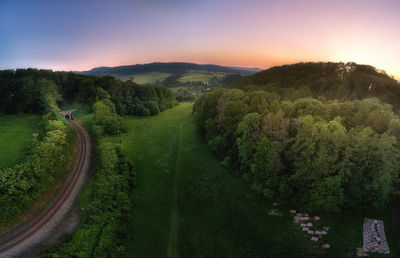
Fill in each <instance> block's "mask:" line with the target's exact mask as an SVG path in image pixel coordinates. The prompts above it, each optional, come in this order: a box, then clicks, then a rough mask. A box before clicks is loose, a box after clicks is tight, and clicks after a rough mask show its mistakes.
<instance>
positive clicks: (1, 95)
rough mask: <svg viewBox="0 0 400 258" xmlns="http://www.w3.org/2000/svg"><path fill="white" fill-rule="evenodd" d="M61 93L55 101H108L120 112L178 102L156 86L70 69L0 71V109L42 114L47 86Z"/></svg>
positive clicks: (149, 112) (162, 107)
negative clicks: (87, 74) (78, 72)
mask: <svg viewBox="0 0 400 258" xmlns="http://www.w3.org/2000/svg"><path fill="white" fill-rule="evenodd" d="M52 84H54V85H56V87H55V89H51V90H55V91H57V92H59V93H60V96H59V97H58V99H56V101H57V102H58V103H62V102H80V103H83V104H88V105H90V106H91V105H93V104H94V103H95V102H96V101H98V100H110V101H111V102H112V103H114V105H115V110H116V112H117V113H118V114H119V115H125V114H130V115H155V114H157V113H158V112H160V111H163V110H165V109H167V108H170V107H172V106H174V105H176V104H177V102H176V99H175V97H174V95H173V93H172V92H171V91H170V90H168V89H166V88H164V87H162V86H157V85H138V84H136V83H134V82H132V81H127V82H122V81H120V80H116V79H114V78H113V77H111V76H104V77H101V78H99V77H94V76H86V75H80V74H74V73H69V72H52V71H49V70H36V69H17V70H6V71H0V111H1V112H3V113H7V114H10V113H45V112H46V99H45V93H46V92H47V91H48V90H49V86H48V85H52Z"/></svg>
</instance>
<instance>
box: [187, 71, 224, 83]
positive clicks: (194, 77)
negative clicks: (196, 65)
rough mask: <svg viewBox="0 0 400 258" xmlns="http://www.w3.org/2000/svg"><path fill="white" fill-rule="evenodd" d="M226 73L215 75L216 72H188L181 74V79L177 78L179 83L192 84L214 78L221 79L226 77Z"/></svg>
mask: <svg viewBox="0 0 400 258" xmlns="http://www.w3.org/2000/svg"><path fill="white" fill-rule="evenodd" d="M226 75H227V73H217V72H207V71H188V72H186V73H184V74H183V76H182V77H181V78H179V81H180V82H183V83H185V82H194V81H201V82H206V81H209V80H211V79H212V78H214V77H216V78H218V79H222V78H223V77H224V76H226Z"/></svg>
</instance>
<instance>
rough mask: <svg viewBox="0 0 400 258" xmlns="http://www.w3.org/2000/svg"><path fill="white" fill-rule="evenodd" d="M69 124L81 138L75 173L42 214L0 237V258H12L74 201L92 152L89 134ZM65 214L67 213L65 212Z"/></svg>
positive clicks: (76, 125)
mask: <svg viewBox="0 0 400 258" xmlns="http://www.w3.org/2000/svg"><path fill="white" fill-rule="evenodd" d="M69 123H70V125H71V127H72V128H73V129H74V130H75V132H76V133H77V135H78V137H79V138H78V139H79V150H78V158H77V160H76V162H75V166H74V169H73V172H72V173H71V175H70V176H69V178H68V179H67V181H66V182H65V184H64V186H63V187H62V189H61V191H59V193H58V194H57V195H56V196H55V197H54V199H53V200H52V201H51V202H50V204H49V205H48V206H47V207H46V208H45V209H44V210H43V211H42V212H41V213H40V214H38V215H37V216H35V217H33V218H32V219H30V220H28V221H27V222H25V223H23V224H22V225H20V226H18V227H17V228H15V229H14V230H12V231H10V232H8V233H6V234H4V235H2V236H0V257H9V256H12V255H8V254H6V253H7V252H8V251H10V250H11V249H15V248H17V247H18V246H19V245H21V244H23V243H25V242H26V241H27V240H29V239H30V238H33V237H34V236H35V235H36V234H37V233H40V231H41V230H42V229H43V228H44V227H45V226H46V225H48V224H49V222H50V221H51V220H52V219H53V217H55V216H56V215H60V214H58V213H60V210H62V207H63V206H64V204H65V203H66V202H72V201H73V200H71V198H72V199H74V198H75V197H76V194H71V193H73V192H76V190H77V189H75V187H76V185H77V183H78V181H79V179H80V178H81V176H83V175H82V173H84V172H85V170H86V169H87V164H88V162H87V159H88V153H89V151H90V150H89V143H88V138H89V137H88V134H87V132H86V131H85V130H84V129H83V128H82V127H81V126H80V125H79V124H78V123H77V122H75V121H72V120H70V122H69ZM63 213H66V212H65V211H63ZM64 215H65V214H64ZM47 230H48V229H47ZM39 238H40V237H39ZM39 241H40V240H39ZM39 241H34V242H35V243H31V245H33V244H37V242H39ZM25 248H26V247H25Z"/></svg>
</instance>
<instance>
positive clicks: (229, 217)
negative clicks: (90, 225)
mask: <svg viewBox="0 0 400 258" xmlns="http://www.w3.org/2000/svg"><path fill="white" fill-rule="evenodd" d="M191 110H192V104H188V103H183V104H180V105H179V106H178V107H175V108H173V109H170V110H167V111H164V112H162V113H160V114H159V115H157V116H154V117H132V116H126V117H124V121H125V122H126V123H127V125H128V133H126V134H124V135H123V136H122V137H121V139H122V143H123V146H124V150H125V151H126V153H127V154H128V156H129V157H130V158H131V159H132V161H133V162H134V165H135V167H136V170H137V173H138V175H137V186H136V187H135V189H134V190H133V192H132V196H131V198H132V200H133V203H134V213H133V214H132V215H133V219H132V221H133V224H132V226H131V229H130V231H131V235H130V240H129V242H128V244H127V246H128V250H127V252H128V257H314V256H317V254H316V253H315V252H317V251H318V250H317V251H314V252H311V251H310V250H311V249H312V244H313V242H312V241H311V240H310V238H311V237H310V236H308V235H306V234H305V233H303V232H302V231H301V228H300V227H299V225H297V224H294V223H293V222H292V219H291V217H290V214H289V212H288V211H289V209H290V207H273V206H272V204H271V203H270V202H267V201H265V200H264V199H263V198H262V197H261V196H259V195H258V194H256V193H255V192H254V191H252V190H251V189H250V188H249V187H248V185H247V183H245V182H243V181H242V180H240V176H238V175H236V174H235V173H234V172H233V171H230V170H228V169H226V168H224V167H223V166H222V165H221V162H220V161H218V160H217V159H216V158H214V155H213V154H212V153H210V151H209V148H208V146H207V144H206V143H205V142H204V141H202V140H201V139H200V138H199V137H198V135H197V134H196V131H195V127H194V124H193V122H192V118H191ZM272 208H277V209H280V210H281V211H282V214H283V216H281V217H279V216H269V215H268V211H269V210H271V209H272ZM318 215H320V216H321V219H322V220H321V221H320V222H318V223H316V224H317V225H318V226H321V227H322V226H325V225H327V226H329V227H330V230H329V233H328V235H327V236H326V237H324V238H323V240H322V241H321V240H320V241H319V245H320V244H322V243H324V242H326V241H327V242H328V243H330V244H331V246H332V247H331V249H329V252H327V253H326V254H325V257H351V256H350V253H351V251H352V250H354V249H355V247H360V246H362V222H363V219H364V216H365V214H353V213H348V214H347V213H343V214H336V215H332V214H318ZM374 216H377V215H374ZM390 217H391V214H390V212H389V211H387V212H386V213H383V214H382V215H381V217H377V218H383V219H384V220H385V226H386V233H387V237H388V239H389V245H390V248H391V252H392V253H391V255H383V256H382V257H399V256H398V254H399V252H398V249H397V247H396V244H395V240H394V239H395V234H396V233H395V229H394V228H392V226H391V219H390ZM375 256H377V257H380V256H378V255H375ZM375 256H373V257H375Z"/></svg>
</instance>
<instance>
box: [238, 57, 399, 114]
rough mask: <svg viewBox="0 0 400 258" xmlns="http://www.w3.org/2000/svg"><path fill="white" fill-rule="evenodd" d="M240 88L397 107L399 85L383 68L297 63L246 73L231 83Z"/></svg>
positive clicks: (293, 97)
mask: <svg viewBox="0 0 400 258" xmlns="http://www.w3.org/2000/svg"><path fill="white" fill-rule="evenodd" d="M233 87H235V88H240V89H243V90H246V91H248V90H257V89H262V90H267V91H270V92H275V93H277V94H279V95H280V96H282V97H283V98H286V99H296V98H299V97H320V96H324V97H325V98H328V99H343V98H346V99H364V98H368V97H378V98H379V99H381V101H383V102H385V103H389V104H391V105H393V106H394V107H395V108H397V109H398V108H399V107H400V85H399V83H398V82H397V81H396V80H395V79H394V78H392V77H390V76H389V75H387V74H386V73H385V72H384V71H382V70H379V69H377V68H375V67H373V66H370V65H360V64H356V63H331V62H329V63H298V64H293V65H283V66H276V67H272V68H270V69H267V70H264V71H261V72H258V73H256V74H254V75H251V76H246V77H244V78H242V79H241V80H240V81H238V82H236V83H235V84H234V86H233Z"/></svg>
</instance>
